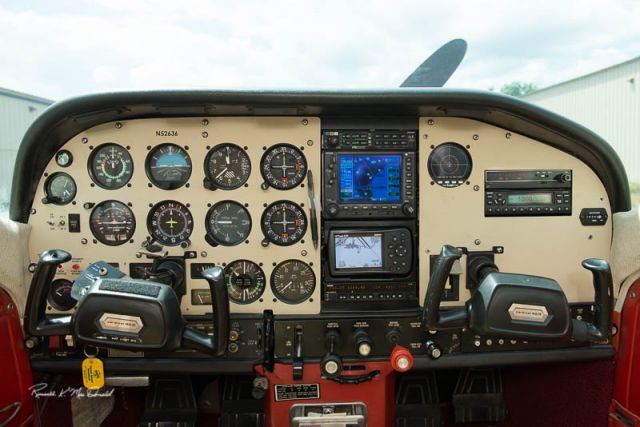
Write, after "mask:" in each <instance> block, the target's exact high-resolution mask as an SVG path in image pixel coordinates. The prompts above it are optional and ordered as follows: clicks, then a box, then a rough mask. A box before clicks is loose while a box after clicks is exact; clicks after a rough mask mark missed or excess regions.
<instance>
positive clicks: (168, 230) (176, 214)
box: [147, 200, 193, 246]
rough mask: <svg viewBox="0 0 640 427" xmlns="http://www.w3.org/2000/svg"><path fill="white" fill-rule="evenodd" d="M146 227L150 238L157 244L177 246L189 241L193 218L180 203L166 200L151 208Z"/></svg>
mask: <svg viewBox="0 0 640 427" xmlns="http://www.w3.org/2000/svg"><path fill="white" fill-rule="evenodd" d="M147 227H148V229H149V233H150V234H151V237H152V238H153V239H154V240H155V241H157V242H158V243H160V244H162V245H166V246H178V245H180V244H183V243H186V242H187V241H188V240H189V236H191V232H192V231H193V216H191V212H189V209H187V207H186V206H185V205H183V204H182V203H179V202H175V201H172V200H166V201H164V202H160V203H158V204H157V205H155V206H154V207H152V208H151V211H149V216H148V217H147Z"/></svg>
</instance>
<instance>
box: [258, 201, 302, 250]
mask: <svg viewBox="0 0 640 427" xmlns="http://www.w3.org/2000/svg"><path fill="white" fill-rule="evenodd" d="M283 203H287V204H291V205H294V206H295V207H296V208H297V209H298V210H300V212H302V218H303V219H304V230H303V231H302V233H300V237H299V238H298V239H296V240H295V241H293V242H290V243H280V242H277V241H274V240H272V239H271V238H270V237H269V234H268V232H267V230H266V229H265V227H266V226H265V223H264V222H265V217H266V215H267V212H269V211H270V210H271V209H273V207H274V206H276V205H279V204H283ZM270 223H271V222H269V224H270ZM260 228H261V229H262V234H263V235H264V238H265V239H266V240H267V241H268V242H270V243H273V244H274V245H278V246H293V245H295V244H296V243H298V242H300V241H301V240H302V239H304V236H305V235H306V234H307V230H308V228H309V221H308V219H307V214H306V213H305V211H304V207H302V206H301V205H300V204H298V203H296V202H293V201H291V200H277V201H275V202H273V203H271V204H270V205H268V206H267V207H266V208H264V211H262V215H261V216H260ZM269 228H271V226H269Z"/></svg>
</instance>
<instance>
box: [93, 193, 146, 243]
mask: <svg viewBox="0 0 640 427" xmlns="http://www.w3.org/2000/svg"><path fill="white" fill-rule="evenodd" d="M107 203H119V204H120V205H122V206H123V207H124V208H125V209H126V210H128V211H129V214H131V220H132V222H133V224H132V226H131V231H130V232H129V233H127V236H128V237H127V239H126V240H123V241H121V242H118V243H114V242H110V241H105V240H102V239H101V238H100V237H98V236H99V234H98V233H97V232H96V230H95V229H94V226H93V221H92V218H93V215H94V213H95V212H96V210H97V209H98V207H100V206H102V205H104V204H107ZM89 229H90V230H91V234H93V237H94V239H96V240H97V241H99V242H100V243H102V244H104V245H107V246H122V245H124V244H126V243H127V242H129V241H130V240H131V239H132V238H133V236H134V234H135V232H136V215H135V214H134V213H133V209H131V208H130V207H129V206H128V205H127V204H126V203H123V202H121V201H120V200H114V199H111V200H104V201H102V202H100V203H98V204H96V205H95V206H94V207H93V209H92V210H91V214H90V215H89Z"/></svg>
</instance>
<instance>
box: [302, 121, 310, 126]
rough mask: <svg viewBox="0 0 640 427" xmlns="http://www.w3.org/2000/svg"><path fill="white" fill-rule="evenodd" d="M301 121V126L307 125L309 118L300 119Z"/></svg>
mask: <svg viewBox="0 0 640 427" xmlns="http://www.w3.org/2000/svg"><path fill="white" fill-rule="evenodd" d="M301 123H302V126H306V125H308V124H309V120H307V119H302V122H301Z"/></svg>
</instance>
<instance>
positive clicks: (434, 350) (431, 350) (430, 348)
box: [425, 341, 442, 359]
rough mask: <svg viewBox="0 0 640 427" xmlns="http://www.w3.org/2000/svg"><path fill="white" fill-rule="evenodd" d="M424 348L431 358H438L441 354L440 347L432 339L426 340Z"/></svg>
mask: <svg viewBox="0 0 640 427" xmlns="http://www.w3.org/2000/svg"><path fill="white" fill-rule="evenodd" d="M425 348H426V349H427V354H428V355H429V356H431V358H432V359H439V358H440V356H442V350H440V347H438V345H437V344H436V343H434V342H433V341H427V342H426V343H425Z"/></svg>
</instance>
